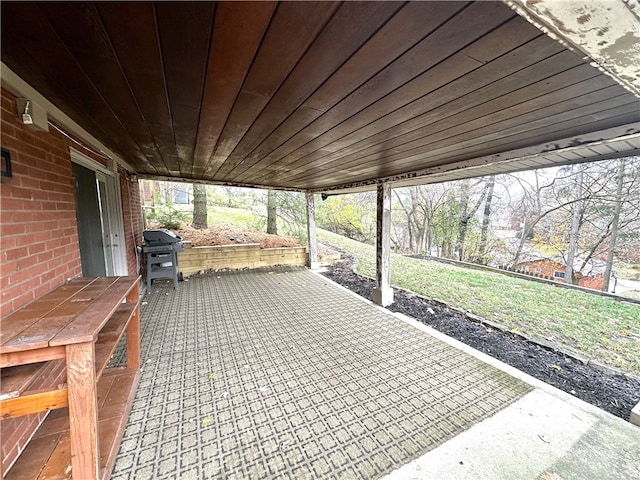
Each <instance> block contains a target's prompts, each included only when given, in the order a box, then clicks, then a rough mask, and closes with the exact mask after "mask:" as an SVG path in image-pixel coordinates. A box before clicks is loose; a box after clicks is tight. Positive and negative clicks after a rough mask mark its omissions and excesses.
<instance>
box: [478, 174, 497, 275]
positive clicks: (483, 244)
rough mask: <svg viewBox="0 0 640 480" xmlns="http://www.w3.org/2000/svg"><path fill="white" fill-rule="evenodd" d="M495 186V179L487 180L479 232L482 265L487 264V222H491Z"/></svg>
mask: <svg viewBox="0 0 640 480" xmlns="http://www.w3.org/2000/svg"><path fill="white" fill-rule="evenodd" d="M495 185H496V177H495V176H493V175H492V176H491V177H489V178H488V179H487V198H486V199H485V201H484V212H483V214H482V231H481V232H480V246H479V252H478V253H479V255H478V256H479V257H480V258H479V260H480V263H482V264H483V265H484V264H486V263H487V237H488V235H489V222H490V220H491V202H492V201H493V189H494V187H495Z"/></svg>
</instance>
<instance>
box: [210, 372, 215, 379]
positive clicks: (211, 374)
mask: <svg viewBox="0 0 640 480" xmlns="http://www.w3.org/2000/svg"><path fill="white" fill-rule="evenodd" d="M215 376H216V374H215V373H213V372H211V373H210V374H209V380H212V379H213V377H215Z"/></svg>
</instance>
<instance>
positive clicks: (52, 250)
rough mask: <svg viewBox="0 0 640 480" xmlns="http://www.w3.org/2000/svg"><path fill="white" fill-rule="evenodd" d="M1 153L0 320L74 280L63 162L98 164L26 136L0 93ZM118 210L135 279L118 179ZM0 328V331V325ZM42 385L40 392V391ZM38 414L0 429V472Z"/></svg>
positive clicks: (134, 214) (68, 177)
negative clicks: (7, 158)
mask: <svg viewBox="0 0 640 480" xmlns="http://www.w3.org/2000/svg"><path fill="white" fill-rule="evenodd" d="M1 100H2V101H1V108H2V112H1V113H2V128H1V133H0V139H1V143H2V148H4V149H6V150H8V151H9V152H10V154H11V164H12V173H13V176H12V177H11V178H2V185H1V186H0V252H1V253H0V318H4V317H5V316H7V315H8V314H10V313H11V312H13V311H15V310H17V309H19V308H21V307H23V306H24V305H26V304H28V303H29V302H31V301H33V300H35V299H36V298H38V297H40V296H42V295H44V294H46V293H47V292H49V291H51V290H53V289H54V288H55V287H57V286H59V285H61V284H63V283H64V282H65V281H66V280H67V279H68V278H70V277H75V276H79V275H82V269H81V264H80V250H79V245H78V231H77V227H76V210H75V196H74V184H73V175H72V171H71V156H70V152H69V149H70V147H73V148H75V149H77V150H79V151H81V152H82V153H84V154H86V155H88V156H89V157H91V158H93V159H94V160H96V161H98V162H100V163H102V164H103V165H104V164H105V162H104V160H103V159H101V158H100V157H99V156H97V155H95V154H93V153H92V152H91V151H89V150H87V149H83V148H82V147H81V146H79V145H78V144H76V143H75V142H73V141H71V140H70V139H69V138H68V137H67V136H65V135H63V134H62V133H61V132H59V131H58V130H56V129H54V128H52V127H50V128H49V131H48V132H42V131H36V130H31V129H30V128H28V127H25V126H24V125H22V124H20V123H19V122H18V121H17V115H16V110H15V99H14V97H13V96H12V95H11V94H10V93H9V92H8V91H6V90H4V89H2V99H1ZM120 186H121V189H122V192H121V193H122V200H123V201H122V203H123V205H122V210H123V214H124V219H123V220H124V231H125V236H126V242H127V247H126V250H127V265H128V268H129V274H131V275H135V274H136V273H137V260H136V253H135V244H134V241H133V238H135V239H136V242H135V243H138V244H140V243H141V237H142V227H141V218H140V213H139V212H140V211H141V207H140V195H139V190H138V184H137V183H132V182H129V181H127V180H126V179H125V175H124V172H123V171H121V172H120ZM0 328H1V325H0ZM43 381H44V382H45V383H47V384H48V385H56V384H59V383H62V382H64V372H63V369H62V367H61V364H60V362H52V364H51V366H50V367H49V368H48V370H47V371H45V373H44V378H43ZM48 385H43V386H48ZM42 419H43V415H30V416H25V417H20V418H16V419H11V420H2V421H1V422H0V435H1V438H2V462H1V467H2V468H1V469H0V471H6V469H7V468H8V467H9V466H10V465H11V464H12V463H13V461H14V460H15V458H16V456H17V455H18V452H19V451H21V450H22V448H24V445H25V443H26V442H27V441H28V439H29V437H30V435H31V434H32V432H33V431H34V429H35V428H36V427H37V425H39V423H40V422H41V421H42Z"/></svg>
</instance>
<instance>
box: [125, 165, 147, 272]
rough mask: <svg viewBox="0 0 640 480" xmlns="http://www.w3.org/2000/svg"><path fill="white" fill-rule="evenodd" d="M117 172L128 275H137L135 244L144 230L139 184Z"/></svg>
mask: <svg viewBox="0 0 640 480" xmlns="http://www.w3.org/2000/svg"><path fill="white" fill-rule="evenodd" d="M119 173H120V193H121V195H122V214H123V217H124V218H123V221H124V236H125V239H126V242H127V267H128V269H129V275H137V274H138V273H139V268H140V265H141V258H139V255H138V253H136V245H142V242H143V240H142V231H143V230H144V227H143V222H142V206H141V203H140V185H139V184H138V182H137V181H136V182H129V181H127V180H126V176H125V174H124V171H120V172H119Z"/></svg>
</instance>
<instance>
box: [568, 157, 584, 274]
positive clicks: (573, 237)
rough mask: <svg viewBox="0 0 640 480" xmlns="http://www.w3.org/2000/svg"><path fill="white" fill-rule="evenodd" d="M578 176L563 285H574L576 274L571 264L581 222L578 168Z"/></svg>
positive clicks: (580, 191) (582, 173)
mask: <svg viewBox="0 0 640 480" xmlns="http://www.w3.org/2000/svg"><path fill="white" fill-rule="evenodd" d="M579 168H580V170H579V171H578V176H577V178H576V182H577V186H576V198H577V199H578V200H577V201H576V202H575V203H574V204H573V216H572V220H571V231H570V232H569V250H568V251H567V268H566V269H565V274H564V281H565V283H571V284H573V285H575V284H576V283H577V282H576V274H575V272H574V269H573V263H574V260H575V256H576V250H577V249H578V233H579V232H580V223H581V221H582V203H583V202H582V180H583V175H584V170H583V168H582V166H581V167H579Z"/></svg>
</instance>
